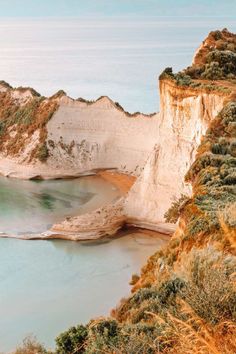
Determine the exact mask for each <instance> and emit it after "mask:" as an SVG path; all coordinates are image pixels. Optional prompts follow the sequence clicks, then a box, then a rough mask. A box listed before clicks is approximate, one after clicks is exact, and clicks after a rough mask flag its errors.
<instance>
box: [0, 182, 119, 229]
mask: <svg viewBox="0 0 236 354" xmlns="http://www.w3.org/2000/svg"><path fill="white" fill-rule="evenodd" d="M118 196H119V191H118V190H117V189H116V188H115V187H114V186H113V185H112V184H109V183H107V182H106V181H104V180H103V179H102V178H99V177H95V176H94V177H83V178H78V179H73V180H53V181H22V180H17V179H8V178H4V177H0V232H5V233H10V234H11V233H14V234H21V233H37V232H42V231H46V230H47V229H48V228H49V227H50V226H51V225H52V224H54V223H56V222H58V221H61V220H63V219H64V218H65V217H66V216H69V215H78V214H80V213H82V212H83V213H84V212H87V211H90V210H92V209H95V208H97V207H99V206H100V205H102V204H103V203H104V202H110V201H112V200H114V199H115V198H117V197H118Z"/></svg>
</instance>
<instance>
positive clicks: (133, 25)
mask: <svg viewBox="0 0 236 354" xmlns="http://www.w3.org/2000/svg"><path fill="white" fill-rule="evenodd" d="M195 15H197V14H193V16H195ZM224 27H227V28H228V29H229V30H231V31H236V19H235V16H234V17H233V16H232V18H229V17H227V18H226V17H225V18H224V17H212V18H198V17H192V18H191V17H183V18H179V19H178V20H176V18H175V19H174V18H170V17H151V18H147V17H145V18H141V17H140V18H135V19H132V18H131V19H128V18H110V19H104V18H100V19H95V18H94V19H91V18H88V19H85V18H83V19H80V18H72V19H68V18H67V19H59V18H58V19H56V18H54V19H53V18H51V19H49V18H48V19H43V18H41V19H15V20H14V19H1V20H0V79H3V80H5V81H7V82H9V83H10V84H11V85H13V86H32V87H33V88H35V89H36V90H37V91H39V92H40V93H41V94H42V95H52V94H53V93H55V92H56V91H57V90H59V89H64V90H65V91H66V92H67V93H68V94H69V95H70V96H72V97H74V98H78V97H84V98H87V99H96V98H97V97H99V96H101V95H108V96H109V97H111V98H112V99H113V100H114V101H118V102H119V103H120V104H121V105H123V106H124V108H125V109H126V110H129V111H142V112H147V113H148V112H154V111H157V110H158V109H159V102H158V91H157V85H158V83H157V78H158V75H159V74H160V73H161V72H162V70H163V69H164V68H165V67H167V66H172V67H173V69H174V70H175V71H178V70H180V69H182V68H184V67H186V66H187V65H189V64H190V63H191V60H192V57H193V53H194V51H195V50H196V48H197V47H198V46H199V44H200V43H201V41H202V40H203V38H204V37H205V36H206V35H207V34H208V32H209V31H210V30H214V29H222V28H224Z"/></svg>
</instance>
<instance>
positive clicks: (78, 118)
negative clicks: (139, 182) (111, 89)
mask: <svg viewBox="0 0 236 354" xmlns="http://www.w3.org/2000/svg"><path fill="white" fill-rule="evenodd" d="M3 89H5V88H3ZM8 92H10V97H11V99H12V100H13V102H14V104H15V100H17V101H18V102H17V103H18V104H19V103H20V104H21V105H24V104H25V100H26V98H27V100H28V99H29V91H28V90H25V91H23V92H21V91H18V90H14V89H10V91H8ZM21 96H22V97H21ZM50 100H51V101H52V103H53V102H56V104H57V105H58V107H57V109H56V111H55V112H54V114H53V115H52V117H51V118H50V120H49V121H48V123H47V124H46V126H45V128H44V129H45V132H44V133H45V134H46V136H47V138H46V140H45V143H46V146H47V149H48V155H49V156H48V158H47V160H46V161H44V162H43V163H42V162H40V161H39V160H38V159H32V153H33V152H34V151H35V149H37V147H38V146H39V145H40V137H41V135H42V131H40V128H37V129H36V130H35V131H34V132H33V134H32V132H31V131H30V134H29V133H28V132H23V133H21V134H20V136H19V133H17V129H18V126H17V125H13V126H11V127H10V128H8V132H7V134H8V138H7V139H5V140H6V142H4V144H3V145H2V148H1V149H2V150H1V153H0V173H1V174H2V175H5V176H8V177H17V178H25V179H30V178H45V179H47V178H62V177H71V176H80V175H84V174H90V173H95V172H96V171H97V170H100V169H117V170H119V171H121V172H124V173H127V174H132V175H135V176H137V175H139V174H140V172H141V171H142V169H143V167H144V165H145V163H146V160H147V158H148V156H149V153H150V151H151V150H152V148H153V146H154V145H155V143H156V136H157V130H158V114H153V115H144V114H141V113H135V114H130V113H127V112H125V111H124V110H123V109H122V108H120V106H119V105H116V104H115V103H114V102H113V101H112V100H110V99H109V98H108V97H101V98H100V99H98V100H97V101H94V102H87V101H83V100H73V99H71V98H69V97H67V96H65V95H63V96H61V97H58V98H53V97H52V98H50V99H48V100H46V101H45V102H46V104H47V103H48V102H51V101H50ZM17 134H18V135H17ZM16 135H17V136H18V140H16V139H15V136H16ZM14 139H15V140H16V142H14ZM12 141H13V142H14V144H15V145H17V144H18V143H19V141H20V142H21V143H22V147H21V148H20V149H19V151H18V152H17V153H15V154H12V155H11V154H10V153H9V149H8V147H9V145H10V148H11V149H12ZM14 144H13V145H14Z"/></svg>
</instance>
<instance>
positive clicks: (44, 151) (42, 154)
mask: <svg viewBox="0 0 236 354" xmlns="http://www.w3.org/2000/svg"><path fill="white" fill-rule="evenodd" d="M36 157H37V158H38V159H39V160H40V161H41V162H45V161H47V158H48V157H49V151H48V147H47V143H46V142H45V143H43V144H41V145H40V146H39V148H38V152H37V155H36Z"/></svg>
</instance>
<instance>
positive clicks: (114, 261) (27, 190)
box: [0, 176, 163, 352]
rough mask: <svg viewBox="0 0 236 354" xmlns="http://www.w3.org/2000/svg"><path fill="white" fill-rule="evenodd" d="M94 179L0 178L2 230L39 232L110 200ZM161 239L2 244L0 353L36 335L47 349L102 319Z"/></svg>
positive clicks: (108, 188)
mask: <svg viewBox="0 0 236 354" xmlns="http://www.w3.org/2000/svg"><path fill="white" fill-rule="evenodd" d="M119 195H120V193H119V191H118V190H117V189H116V188H115V187H114V186H113V185H111V184H109V183H108V182H106V181H104V180H103V179H101V178H99V177H96V176H95V177H82V178H79V179H74V180H57V181H21V180H16V179H7V178H3V177H1V178H0V228H1V229H0V231H1V232H7V233H24V232H40V231H44V230H46V229H47V228H48V227H49V226H50V225H51V224H52V223H55V222H57V221H60V220H62V219H63V218H64V217H66V216H67V215H76V214H80V213H84V212H86V211H89V210H92V209H94V208H96V207H98V206H100V205H102V204H104V203H105V202H110V201H112V200H115V199H116V198H117V197H118V196H119ZM161 244H163V240H161V239H155V238H151V237H148V236H147V235H142V234H137V233H133V234H131V235H128V236H125V237H119V238H115V239H110V240H109V239H107V240H102V241H96V242H83V243H76V242H71V241H61V240H60V241H59V240H57V241H23V240H16V239H0V352H2V351H8V350H12V349H13V348H15V347H16V345H17V344H18V343H19V342H21V341H22V339H23V338H24V337H25V336H26V335H28V334H30V333H33V334H35V335H36V336H37V337H38V339H39V340H40V341H42V342H43V343H45V344H46V345H47V346H49V347H50V346H51V347H52V346H53V343H54V338H55V337H56V335H58V334H59V333H60V332H61V331H63V330H65V329H67V328H68V327H69V326H71V325H74V324H76V323H79V322H86V321H88V320H89V319H90V318H92V317H96V316H99V315H103V314H104V315H106V314H108V313H109V310H110V309H111V308H112V307H114V306H115V305H116V304H117V303H118V301H119V300H120V298H122V297H123V296H125V295H127V294H128V292H129V285H128V281H129V279H130V277H131V275H132V273H134V272H138V271H139V269H140V267H141V265H142V264H143V263H144V262H145V261H146V259H147V257H148V256H150V255H151V254H152V253H154V252H155V251H156V249H157V248H159V247H160V245H161Z"/></svg>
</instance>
